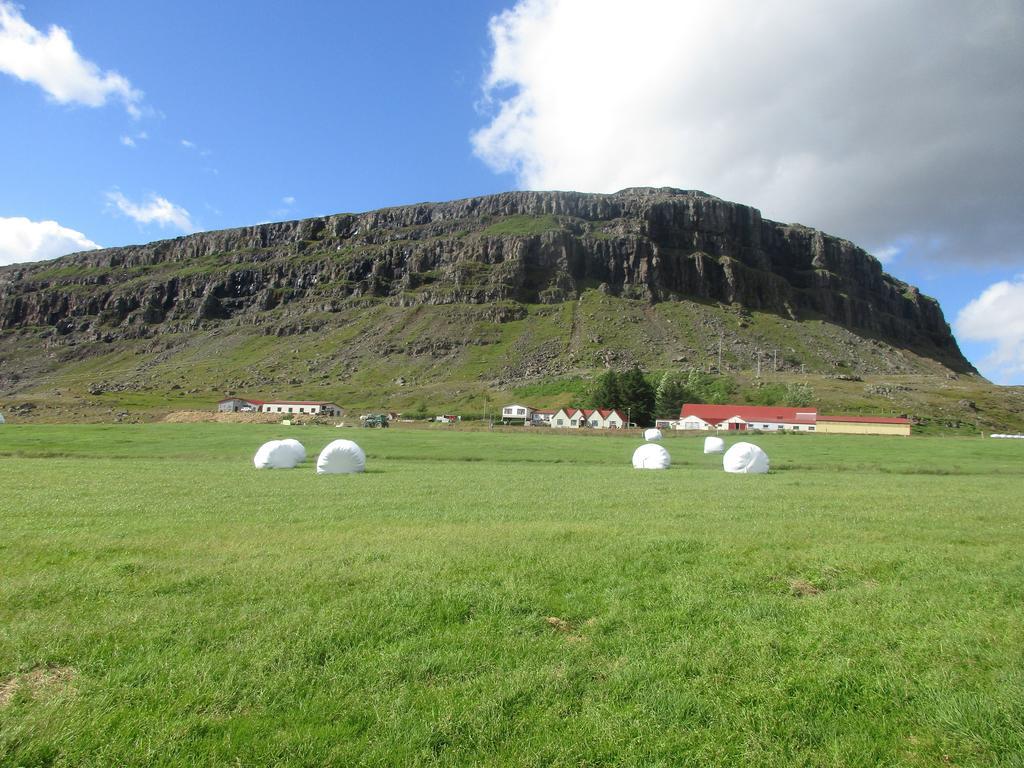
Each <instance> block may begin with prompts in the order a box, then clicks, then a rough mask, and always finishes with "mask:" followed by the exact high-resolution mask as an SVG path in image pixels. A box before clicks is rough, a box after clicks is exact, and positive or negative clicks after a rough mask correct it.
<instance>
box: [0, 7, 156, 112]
mask: <svg viewBox="0 0 1024 768" xmlns="http://www.w3.org/2000/svg"><path fill="white" fill-rule="evenodd" d="M0 72H6V73H7V74H9V75H12V76H13V77H16V78H18V79H19V80H23V81H24V82H27V83H35V84H36V85H38V86H39V87H40V88H42V89H43V90H44V91H46V93H47V94H49V96H50V98H52V99H53V100H54V101H56V102H58V103H60V104H84V105H86V106H89V107H101V106H103V105H104V104H106V103H107V99H109V98H111V97H115V98H119V99H120V100H121V101H122V103H123V104H124V107H125V109H126V110H127V111H128V113H129V114H130V115H131V116H132V117H136V118H137V117H139V116H140V115H141V114H142V111H141V108H140V107H139V104H140V102H141V101H142V92H141V91H139V90H137V89H135V88H133V87H132V84H131V83H130V82H129V81H128V79H127V78H125V77H124V76H123V75H119V74H118V73H117V72H113V71H110V70H108V71H106V72H104V71H101V70H100V68H99V67H98V66H97V65H96V64H94V63H93V62H91V61H89V60H88V59H84V58H82V56H81V55H79V53H78V51H76V50H75V46H74V44H73V43H72V42H71V38H70V37H69V36H68V33H67V30H65V29H62V28H61V27H58V26H56V25H52V26H51V27H50V28H49V29H48V30H47V31H46V33H45V34H44V33H43V32H40V31H39V30H38V29H36V28H35V27H33V26H32V25H31V24H29V23H28V22H27V21H25V19H24V18H23V17H22V15H21V12H20V10H19V9H18V7H17V6H15V5H14V4H12V3H10V2H7V1H6V0H0Z"/></svg>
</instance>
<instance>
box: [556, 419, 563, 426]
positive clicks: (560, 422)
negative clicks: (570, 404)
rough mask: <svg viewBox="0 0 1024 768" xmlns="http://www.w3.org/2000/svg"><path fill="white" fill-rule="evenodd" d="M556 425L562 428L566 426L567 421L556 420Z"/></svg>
mask: <svg viewBox="0 0 1024 768" xmlns="http://www.w3.org/2000/svg"><path fill="white" fill-rule="evenodd" d="M555 423H556V424H557V425H558V426H562V425H563V424H565V419H555Z"/></svg>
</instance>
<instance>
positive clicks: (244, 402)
mask: <svg viewBox="0 0 1024 768" xmlns="http://www.w3.org/2000/svg"><path fill="white" fill-rule="evenodd" d="M217 410H218V411H226V412H229V413H231V412H237V411H258V412H260V413H280V414H282V415H285V414H292V415H297V414H303V415H307V416H310V415H312V416H341V408H340V407H339V406H338V405H336V404H335V403H331V402H328V401H326V400H252V399H249V398H243V397H226V398H224V399H223V400H221V401H219V402H218V403H217Z"/></svg>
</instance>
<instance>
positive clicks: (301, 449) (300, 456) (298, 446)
mask: <svg viewBox="0 0 1024 768" xmlns="http://www.w3.org/2000/svg"><path fill="white" fill-rule="evenodd" d="M281 442H282V443H283V444H284V445H287V446H288V448H289V449H290V450H291V451H292V452H293V453H294V454H295V463H296V464H301V463H302V462H304V461H305V460H306V446H304V445H303V444H302V443H300V442H299V441H298V440H296V439H295V438H293V437H289V438H288V439H287V440H282V441H281Z"/></svg>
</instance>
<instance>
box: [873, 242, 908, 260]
mask: <svg viewBox="0 0 1024 768" xmlns="http://www.w3.org/2000/svg"><path fill="white" fill-rule="evenodd" d="M902 250H903V249H902V248H900V247H899V246H898V245H886V246H883V247H882V248H876V249H875V250H874V251H872V253H871V255H872V256H874V257H875V258H876V259H878V260H879V261H880V262H882V263H883V264H891V263H892V261H893V260H894V259H895V258H896V257H897V256H899V255H900V252H901V251H902Z"/></svg>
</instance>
